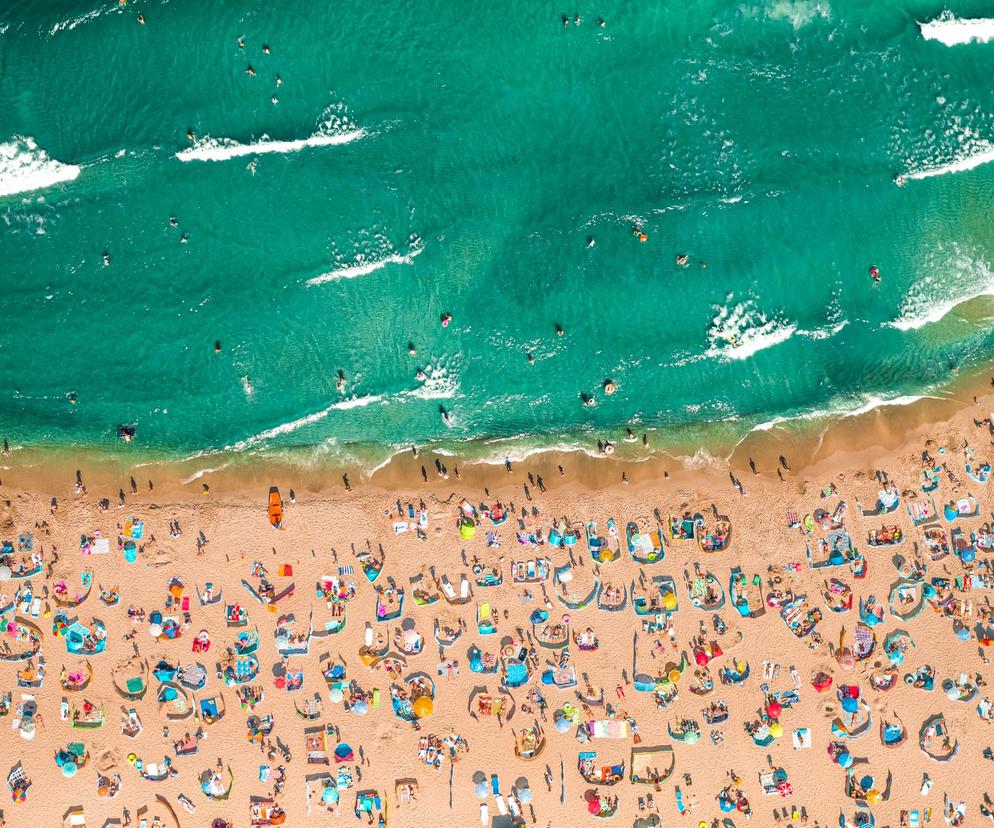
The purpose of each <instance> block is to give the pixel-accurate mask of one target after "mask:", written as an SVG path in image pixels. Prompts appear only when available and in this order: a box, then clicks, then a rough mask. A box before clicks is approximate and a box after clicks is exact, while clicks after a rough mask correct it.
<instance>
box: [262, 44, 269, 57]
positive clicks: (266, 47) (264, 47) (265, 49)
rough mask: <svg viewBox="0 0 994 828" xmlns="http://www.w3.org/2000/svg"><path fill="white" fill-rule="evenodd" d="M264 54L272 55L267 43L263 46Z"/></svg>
mask: <svg viewBox="0 0 994 828" xmlns="http://www.w3.org/2000/svg"><path fill="white" fill-rule="evenodd" d="M262 53H263V54H264V55H268V54H270V52H269V47H268V46H267V45H266V44H265V43H263V44H262Z"/></svg>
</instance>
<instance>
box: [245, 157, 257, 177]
mask: <svg viewBox="0 0 994 828" xmlns="http://www.w3.org/2000/svg"><path fill="white" fill-rule="evenodd" d="M257 166H258V164H256V162H255V159H254V158H253V159H252V160H251V161H249V162H248V163H247V164H246V165H245V169H246V170H248V171H249V172H250V173H252V175H255V168H256V167H257Z"/></svg>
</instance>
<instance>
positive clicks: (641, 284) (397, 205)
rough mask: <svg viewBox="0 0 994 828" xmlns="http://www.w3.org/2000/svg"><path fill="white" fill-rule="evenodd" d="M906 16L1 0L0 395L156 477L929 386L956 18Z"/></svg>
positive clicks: (944, 233)
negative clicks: (126, 426) (902, 179)
mask: <svg viewBox="0 0 994 828" xmlns="http://www.w3.org/2000/svg"><path fill="white" fill-rule="evenodd" d="M139 11H140V12H141V13H142V14H144V17H145V20H146V23H145V25H144V26H140V25H138V24H137V23H136V20H135V16H136V14H137V13H138V12H139ZM939 11H940V9H939V8H937V7H934V6H932V5H929V4H926V3H922V2H913V3H902V4H887V5H884V6H874V7H866V6H865V4H860V3H856V2H852V0H836V2H832V3H815V2H803V0H796V1H795V2H783V1H782V0H779V1H778V2H765V3H764V2H756V3H745V4H737V5H729V4H723V3H717V2H704V1H703V0H702V2H696V3H692V4H690V5H687V6H685V7H683V8H681V10H680V12H679V14H676V13H673V12H672V11H671V10H663V9H659V10H653V9H648V8H646V9H641V8H640V9H637V10H636V9H632V8H630V7H629V6H627V5H625V4H622V3H616V2H608V3H606V4H602V6H601V7H598V9H597V12H596V14H594V13H592V12H591V13H588V14H587V15H586V17H585V18H584V20H583V22H582V24H581V25H579V26H577V25H575V24H574V23H572V22H571V23H570V25H568V26H565V27H564V26H563V25H562V23H561V21H560V19H559V16H558V13H549V12H547V11H542V10H540V9H537V8H535V7H532V6H529V5H527V4H517V5H512V6H510V7H508V6H505V7H502V8H501V9H500V10H488V11H484V10H482V9H459V10H457V9H456V8H455V7H450V6H446V5H444V4H441V5H436V6H433V7H430V8H427V9H425V10H424V13H422V14H419V15H417V16H416V17H414V16H412V15H411V14H410V13H409V9H407V8H406V7H401V6H394V7H390V6H389V4H388V6H386V7H379V8H377V10H376V11H375V13H374V12H373V11H372V10H370V9H368V8H366V7H365V6H361V5H359V4H354V3H345V4H338V5H336V7H335V9H334V13H333V14H330V13H329V12H328V11H327V9H326V7H325V6H322V5H319V4H316V3H312V2H308V1H307V0H305V2H301V3H299V4H298V5H297V7H296V9H295V14H293V15H283V16H271V15H268V14H264V13H263V10H262V7H261V6H260V7H252V6H251V5H249V6H244V5H242V6H239V7H237V8H236V7H231V6H219V7H217V8H215V7H213V6H209V5H208V6H205V5H198V6H184V5H180V4H147V5H144V6H142V8H141V9H140V10H139V9H137V8H131V7H125V8H124V9H123V10H121V9H120V8H119V7H118V6H117V4H116V3H109V2H107V3H81V2H66V0H61V1H60V2H57V3H40V2H22V3H18V4H15V5H14V6H10V7H8V8H7V9H6V10H4V11H2V12H0V53H2V55H3V59H4V65H5V67H6V70H5V72H4V76H3V78H2V79H0V106H2V107H3V110H4V112H5V113H6V114H7V117H6V118H5V123H4V130H5V131H4V133H3V134H0V145H2V148H0V149H2V151H0V217H2V218H3V220H4V222H5V224H6V232H4V233H3V234H2V235H0V255H2V257H3V259H4V261H5V263H6V267H7V278H6V279H5V280H4V286H5V288H6V289H5V290H4V291H3V293H2V294H0V309H2V311H3V318H4V325H3V327H2V329H0V347H2V353H3V354H4V357H5V358H4V360H3V361H2V363H0V388H3V389H4V390H3V391H2V392H0V427H2V429H3V431H4V432H5V433H6V434H8V435H9V436H10V439H11V442H12V443H14V444H16V445H25V446H32V447H38V446H58V447H62V448H64V449H66V450H79V449H95V450H107V451H111V452H116V451H117V450H118V449H119V448H120V446H118V444H117V443H116V441H115V438H114V427H115V425H117V424H118V423H134V424H135V425H136V427H137V430H138V438H137V440H136V443H135V444H134V445H132V446H130V447H128V452H129V453H128V454H127V455H125V456H126V457H127V458H128V459H129V462H133V460H134V458H136V457H139V456H140V457H142V458H143V459H145V460H149V461H151V460H159V459H165V460H169V461H171V462H175V461H183V460H184V459H187V458H189V461H188V462H189V465H190V466H191V467H192V468H193V472H191V473H195V472H196V471H198V470H203V469H207V468H213V467H215V466H218V465H222V464H223V463H226V462H230V461H231V460H232V458H237V457H243V456H244V457H247V458H255V457H265V458H267V459H269V460H274V459H286V460H289V459H292V462H295V463H303V464H308V463H311V464H324V463H330V464H333V465H358V466H362V467H364V468H365V469H367V470H371V469H373V468H375V467H377V466H378V465H380V464H382V463H383V462H384V460H386V459H387V458H388V457H389V456H391V455H392V454H394V453H396V452H402V451H405V450H407V446H409V445H410V444H417V445H419V446H423V445H431V446H434V447H437V448H439V449H440V450H442V451H448V452H454V453H457V454H459V455H460V456H464V457H466V458H467V459H482V460H487V461H491V462H500V461H501V459H502V457H503V456H513V457H522V456H525V455H526V454H528V453H530V452H534V451H537V450H540V449H543V448H553V449H560V450H565V449H581V448H582V449H585V450H589V449H590V448H591V447H593V445H594V444H595V442H596V439H597V438H598V437H599V436H602V435H605V434H610V435H611V437H612V439H616V440H617V438H618V436H619V434H621V433H623V432H622V429H623V427H624V426H625V425H628V424H631V426H632V428H633V430H634V431H636V432H637V433H638V435H639V437H641V434H642V432H643V431H646V430H648V431H649V433H650V436H651V442H652V444H653V446H654V447H656V448H660V449H662V448H665V449H667V450H671V451H673V452H674V453H677V454H687V455H688V456H694V455H695V454H696V453H697V451H698V450H700V451H701V454H700V458H699V459H700V461H701V462H707V458H708V457H710V456H717V457H723V456H725V455H727V452H728V451H730V450H731V448H732V447H733V446H734V445H735V444H736V443H737V442H738V440H739V439H741V437H742V436H743V435H744V434H746V433H748V432H749V431H750V430H751V429H753V428H754V427H756V426H763V424H767V425H769V424H771V423H772V424H774V425H777V426H780V425H782V424H783V422H784V421H785V420H786V421H792V420H794V419H799V421H800V422H802V423H803V422H805V421H809V420H818V421H820V420H821V419H823V418H824V417H830V416H832V415H833V414H834V413H839V412H852V411H857V410H860V409H861V408H868V407H869V408H872V407H873V406H874V405H878V404H879V403H880V402H881V401H885V400H893V399H905V398H912V397H917V396H920V395H923V394H925V395H931V394H935V395H939V396H941V395H942V394H943V393H944V391H943V387H944V384H945V383H947V382H948V381H949V379H950V376H951V369H953V368H958V369H968V368H970V367H971V366H975V365H979V364H982V363H984V362H986V361H987V360H989V356H990V352H991V345H992V338H994V331H992V330H991V327H990V324H989V318H990V314H991V311H992V302H991V298H990V297H991V296H992V295H994V270H992V264H991V262H992V261H994V242H992V239H991V236H990V233H989V228H988V220H987V217H988V216H989V214H990V209H991V196H990V193H991V192H992V186H991V185H992V184H994V164H986V163H985V159H986V158H988V156H991V147H992V146H994V145H992V143H991V142H990V139H991V135H992V124H991V116H990V113H991V112H994V89H992V88H991V86H990V84H989V82H988V75H989V66H990V56H991V54H992V50H994V44H990V43H986V42H983V41H982V38H981V39H980V40H973V41H971V42H962V43H961V42H960V41H962V40H964V39H966V37H965V36H963V37H961V36H960V34H961V33H962V32H963V30H962V28H961V27H960V28H958V26H959V25H960V24H958V23H957V21H955V20H953V21H950V22H949V23H948V24H947V25H946V27H945V28H943V29H940V32H939V35H938V36H937V39H935V38H934V39H925V38H924V37H923V36H922V34H921V32H920V31H919V26H918V22H920V21H928V20H933V19H935V18H936V17H938V14H939ZM983 12H984V8H983V6H982V4H979V3H965V4H963V5H962V7H958V8H957V14H958V15H959V16H960V17H961V18H966V17H968V16H970V15H971V14H974V15H981V14H983ZM598 14H599V15H601V16H603V18H604V20H605V26H604V27H603V28H601V27H599V26H598V25H597V15H598ZM958 33H960V34H958ZM970 36H971V37H972V36H973V35H970ZM239 37H243V38H244V44H245V46H244V49H241V48H239V45H238V39H239ZM978 37H980V36H979V35H978ZM947 42H953V43H955V44H957V45H946V43H947ZM315 43H322V44H324V48H321V49H315V48H314V44H315ZM263 44H266V45H268V46H269V47H270V50H271V54H269V55H265V54H263V52H262V46H263ZM249 65H251V66H252V67H253V69H254V71H255V72H256V74H255V76H249V75H247V74H246V68H247V67H248V66H249ZM67 67H73V69H72V72H71V82H69V78H70V73H69V72H67ZM276 75H279V76H280V78H281V79H282V85H281V86H279V87H277V86H276V82H275V78H276ZM273 95H277V96H278V103H277V104H275V105H274V104H273V103H272V102H271V98H272V96H273ZM187 130H192V131H193V133H194V134H195V138H196V140H195V142H193V143H191V142H189V141H188V140H187V137H186V133H187ZM898 175H905V176H906V177H907V181H906V183H905V185H904V186H903V187H898V186H895V183H894V179H895V177H896V176H898ZM171 216H175V217H176V218H177V226H176V227H172V226H170V223H169V218H170V217H171ZM634 227H639V228H641V231H642V232H644V233H645V234H646V236H647V240H646V241H645V242H644V243H640V241H639V240H638V238H637V237H636V236H634V235H633V233H632V231H633V228H634ZM182 234H186V235H187V243H185V244H183V243H181V236H182ZM591 240H593V241H594V242H595V244H593V245H592V246H591V245H590V241H591ZM105 252H106V253H107V254H108V257H109V258H108V261H109V266H106V267H105V266H104V263H103V254H104V253H105ZM680 254H682V255H686V256H687V257H688V258H687V263H686V265H685V266H681V265H680V264H678V263H677V261H676V257H677V256H678V255H680ZM702 263H706V264H707V267H706V268H704V267H702ZM870 265H876V266H878V267H879V268H880V271H881V274H882V277H883V279H882V282H881V284H879V285H874V284H873V282H872V280H871V279H870V278H869V276H868V268H869V266H870ZM443 313H449V314H451V315H452V322H451V324H449V325H448V327H447V328H443V327H442V326H441V324H440V317H441V315H442V314H443ZM557 324H558V325H561V326H562V328H563V331H564V335H563V336H561V337H558V336H556V335H555V326H556V325H557ZM216 339H218V340H220V341H221V343H222V350H221V352H220V353H218V354H216V353H215V352H214V341H215V340H216ZM409 342H410V343H412V344H413V345H414V346H415V349H416V354H414V355H410V354H409V353H408V343H409ZM529 353H531V354H532V355H533V357H534V365H529V363H528V361H527V360H526V355H527V354H529ZM418 369H421V370H423V372H424V375H425V379H424V380H423V381H421V380H418V379H416V371H417V370H418ZM338 371H342V372H343V373H344V375H345V377H346V379H347V385H346V387H345V390H344V392H339V391H338V390H337V388H336V377H337V372H338ZM608 378H610V379H612V380H613V381H614V382H615V383H617V387H618V391H617V393H616V394H614V395H613V396H606V395H605V394H604V393H603V391H602V384H603V382H604V381H605V380H606V379H608ZM70 394H74V395H75V399H76V400H77V402H76V404H75V405H73V404H70V402H69V398H68V396H69V395H70ZM580 394H591V395H594V396H596V398H597V403H598V404H597V405H596V406H594V407H585V406H583V405H582V404H581V402H580ZM440 407H444V409H445V410H446V411H447V412H448V413H449V414H450V415H451V419H450V422H449V424H446V423H445V422H444V421H443V418H442V416H441V412H440ZM640 446H641V444H640V443H638V444H636V446H634V447H633V448H632V456H633V457H634V456H635V454H636V449H638V448H639V447H640ZM626 450H627V449H626V446H625V444H623V443H621V442H620V441H618V453H619V455H624V454H625V452H626ZM185 465H186V464H184V466H185Z"/></svg>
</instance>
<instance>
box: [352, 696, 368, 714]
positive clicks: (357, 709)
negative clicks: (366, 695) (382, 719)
mask: <svg viewBox="0 0 994 828" xmlns="http://www.w3.org/2000/svg"><path fill="white" fill-rule="evenodd" d="M352 712H353V713H355V714H356V715H357V716H365V715H366V714H367V713H368V712H369V705H368V704H366V700H365V699H359V701H357V702H356V703H355V704H353V705H352Z"/></svg>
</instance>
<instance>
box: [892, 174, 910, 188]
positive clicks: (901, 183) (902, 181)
mask: <svg viewBox="0 0 994 828" xmlns="http://www.w3.org/2000/svg"><path fill="white" fill-rule="evenodd" d="M906 181H907V179H906V178H905V177H904V176H903V175H899V176H898V177H897V178H895V179H894V183H895V184H897V186H898V187H903V186H904V185H905V182H906Z"/></svg>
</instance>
